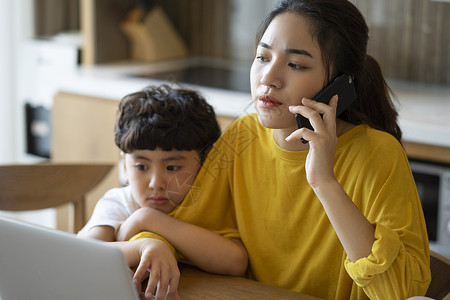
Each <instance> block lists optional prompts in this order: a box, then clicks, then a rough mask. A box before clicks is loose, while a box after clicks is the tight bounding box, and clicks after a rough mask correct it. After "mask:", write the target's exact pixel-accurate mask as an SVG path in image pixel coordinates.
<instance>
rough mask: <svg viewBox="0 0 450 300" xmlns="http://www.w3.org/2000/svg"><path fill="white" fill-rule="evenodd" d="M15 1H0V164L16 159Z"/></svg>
mask: <svg viewBox="0 0 450 300" xmlns="http://www.w3.org/2000/svg"><path fill="white" fill-rule="evenodd" d="M13 3H14V2H13V1H0V66H2V67H1V68H0V144H1V146H0V163H5V162H10V161H12V160H14V158H15V154H14V153H15V139H14V130H15V124H14V118H13V115H14V101H13V97H14V96H13V95H14V88H13V83H14V80H13V77H14V67H13V66H14V63H13V57H14V51H13V48H14V47H13V31H12V30H11V29H10V28H12V26H13V16H12V12H13V6H14V4H13Z"/></svg>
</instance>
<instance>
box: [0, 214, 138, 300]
mask: <svg viewBox="0 0 450 300" xmlns="http://www.w3.org/2000/svg"><path fill="white" fill-rule="evenodd" d="M0 299H1V300H24V299H45V300H53V299H55V300H56V299H57V300H61V299H64V300H67V299H76V300H79V299H93V300H101V299H105V300H106V299H107V300H112V299H121V300H128V299H130V300H131V299H139V295H138V293H137V291H136V289H135V287H134V285H133V283H132V281H131V272H130V269H129V268H128V265H127V262H126V261H125V258H124V256H123V255H122V253H121V252H120V250H118V249H116V248H114V247H113V246H109V245H106V244H102V243H101V242H97V241H90V240H82V239H79V238H76V237H75V235H74V234H69V233H65V232H61V231H56V230H51V229H45V228H42V227H37V226H33V225H28V224H25V223H20V222H18V221H13V220H10V219H5V218H2V217H0Z"/></svg>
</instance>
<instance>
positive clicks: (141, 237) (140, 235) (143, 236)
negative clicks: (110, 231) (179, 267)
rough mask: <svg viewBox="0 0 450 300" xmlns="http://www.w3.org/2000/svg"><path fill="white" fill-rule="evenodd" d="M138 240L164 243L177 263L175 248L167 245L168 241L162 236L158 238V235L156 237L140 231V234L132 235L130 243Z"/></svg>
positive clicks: (150, 233)
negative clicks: (154, 240) (152, 240)
mask: <svg viewBox="0 0 450 300" xmlns="http://www.w3.org/2000/svg"><path fill="white" fill-rule="evenodd" d="M140 239H156V240H160V241H163V242H164V243H166V245H167V246H169V248H170V251H172V254H173V256H174V257H175V259H176V260H177V261H179V256H178V254H177V251H176V250H175V248H174V247H173V246H172V245H171V244H170V243H169V241H167V240H166V239H165V238H163V237H162V236H160V235H158V234H156V233H153V232H150V231H142V232H140V233H138V234H136V235H134V236H133V237H131V238H130V241H136V240H140Z"/></svg>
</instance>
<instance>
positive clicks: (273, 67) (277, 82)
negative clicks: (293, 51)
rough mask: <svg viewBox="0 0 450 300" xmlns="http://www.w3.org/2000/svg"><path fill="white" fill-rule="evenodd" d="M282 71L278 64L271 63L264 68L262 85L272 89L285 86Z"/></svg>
mask: <svg viewBox="0 0 450 300" xmlns="http://www.w3.org/2000/svg"><path fill="white" fill-rule="evenodd" d="M281 75H282V73H281V70H280V67H279V66H278V64H276V63H275V62H271V63H270V64H267V65H266V66H264V68H263V70H262V76H261V84H262V85H264V86H267V87H270V88H280V87H281V86H282V84H283V81H282V78H281Z"/></svg>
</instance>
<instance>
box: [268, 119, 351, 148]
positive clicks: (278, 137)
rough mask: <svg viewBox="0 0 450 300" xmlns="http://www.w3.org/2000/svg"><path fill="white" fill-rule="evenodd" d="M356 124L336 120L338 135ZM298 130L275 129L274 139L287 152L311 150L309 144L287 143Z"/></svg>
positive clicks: (296, 141)
mask: <svg viewBox="0 0 450 300" xmlns="http://www.w3.org/2000/svg"><path fill="white" fill-rule="evenodd" d="M355 126H356V125H355V124H352V123H349V122H346V121H344V120H341V119H337V120H336V133H337V136H340V135H342V134H344V133H346V132H347V131H349V130H350V129H352V128H353V127H355ZM295 129H297V128H283V129H273V138H274V140H275V142H276V143H277V144H278V146H280V148H281V149H283V150H286V151H303V150H309V144H308V143H306V144H303V143H302V142H301V141H300V140H295V141H292V142H288V141H286V137H288V136H289V135H290V134H291V133H292V132H294V130H295Z"/></svg>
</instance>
